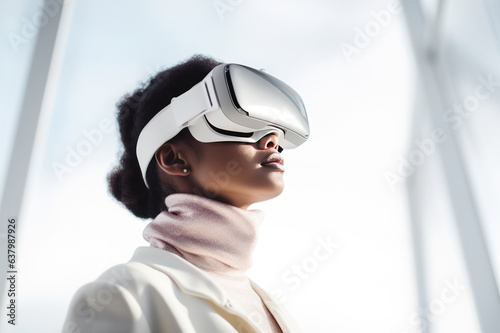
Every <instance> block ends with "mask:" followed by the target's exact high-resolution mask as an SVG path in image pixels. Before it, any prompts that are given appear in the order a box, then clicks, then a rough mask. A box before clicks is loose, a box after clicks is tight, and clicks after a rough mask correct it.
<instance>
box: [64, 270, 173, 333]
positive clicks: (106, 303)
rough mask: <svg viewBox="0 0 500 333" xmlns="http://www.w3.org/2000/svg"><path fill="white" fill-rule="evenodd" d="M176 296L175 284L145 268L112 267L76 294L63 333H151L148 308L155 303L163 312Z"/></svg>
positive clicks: (164, 275) (160, 274) (154, 271)
mask: <svg viewBox="0 0 500 333" xmlns="http://www.w3.org/2000/svg"><path fill="white" fill-rule="evenodd" d="M160 289H161V291H160ZM176 294H177V287H176V285H175V283H174V282H173V281H172V280H171V279H170V278H169V277H168V276H167V275H166V274H163V273H162V272H160V271H158V270H157V269H155V268H153V267H151V266H149V265H147V264H144V263H141V262H136V261H131V262H127V263H123V264H119V265H115V266H113V267H111V268H109V269H107V270H106V271H105V272H103V273H102V274H101V275H100V276H99V277H98V278H97V279H96V280H95V281H92V282H89V283H87V284H85V285H83V286H82V287H80V288H79V289H78V290H77V291H76V293H75V294H74V296H73V298H72V300H71V303H70V306H69V309H68V312H67V315H66V320H65V323H64V328H63V332H64V333H85V332H120V333H127V332H152V331H151V328H150V327H149V325H150V324H148V319H149V318H148V317H150V315H151V311H155V310H151V309H148V308H150V306H149V305H150V304H152V303H153V304H154V303H158V302H159V303H160V304H163V305H164V306H163V307H162V308H161V310H166V308H165V307H168V306H175V303H176V296H175V295H176Z"/></svg>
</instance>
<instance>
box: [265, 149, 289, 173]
mask: <svg viewBox="0 0 500 333" xmlns="http://www.w3.org/2000/svg"><path fill="white" fill-rule="evenodd" d="M260 165H262V166H263V167H266V168H270V169H275V170H280V171H285V161H284V160H283V157H281V154H279V153H273V154H271V155H269V156H268V157H267V158H266V159H265V160H264V161H263V162H262V163H261V164H260Z"/></svg>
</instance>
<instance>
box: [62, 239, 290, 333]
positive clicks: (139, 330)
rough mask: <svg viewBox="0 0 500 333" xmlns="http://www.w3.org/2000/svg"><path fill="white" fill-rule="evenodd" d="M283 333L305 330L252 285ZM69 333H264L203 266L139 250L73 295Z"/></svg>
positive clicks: (66, 325)
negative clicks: (205, 271) (298, 326)
mask: <svg viewBox="0 0 500 333" xmlns="http://www.w3.org/2000/svg"><path fill="white" fill-rule="evenodd" d="M250 282H251V285H252V287H253V288H254V290H255V291H256V292H257V294H258V295H259V296H260V297H261V298H262V300H263V301H264V304H265V305H266V306H267V308H268V309H269V311H270V312H271V313H272V314H273V315H274V317H275V318H276V321H277V322H278V324H279V325H280V327H281V329H282V330H283V332H284V333H295V332H300V330H299V329H298V328H297V326H296V324H295V322H294V320H293V319H292V318H291V317H290V315H289V314H288V313H287V312H286V310H285V309H284V308H283V307H282V306H281V305H280V304H279V303H278V302H276V301H274V300H273V299H271V297H270V296H269V295H268V294H267V293H266V292H265V291H264V290H262V289H261V288H260V287H259V286H257V285H256V284H255V283H254V282H253V281H250ZM63 332H64V333H87V332H88V333H100V332H106V333H115V332H116V333H163V332H165V333H195V332H196V333H200V332H201V333H218V332H228V333H229V332H232V333H234V332H242V333H243V332H244V333H251V332H261V330H260V329H259V328H257V327H256V326H255V325H254V324H253V323H252V321H251V320H250V319H249V317H248V316H247V315H246V314H245V313H244V312H243V311H242V310H241V309H240V308H238V307H237V305H235V304H231V302H230V301H229V300H228V298H227V296H226V294H225V293H224V291H223V290H222V289H221V288H220V287H219V286H217V285H216V284H215V282H213V281H212V280H211V279H210V277H209V276H208V275H207V274H206V273H204V272H203V271H202V270H201V269H199V268H198V267H196V266H194V265H192V264H191V263H189V262H188V261H186V260H184V259H183V258H181V257H179V256H177V255H175V254H173V253H170V252H168V251H165V250H162V249H158V248H154V247H139V248H137V250H136V251H135V253H134V255H133V257H132V259H131V260H130V261H129V262H128V263H125V264H121V265H117V266H114V267H112V268H110V269H109V270H107V271H106V272H104V273H103V274H102V275H101V276H100V277H99V278H98V279H97V280H96V281H94V282H91V283H88V284H86V285H84V286H82V287H81V288H80V289H78V291H77V292H76V294H75V295H74V296H73V299H72V301H71V304H70V306H69V310H68V313H67V315H66V320H65V323H64V327H63Z"/></svg>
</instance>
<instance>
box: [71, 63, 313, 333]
mask: <svg viewBox="0 0 500 333" xmlns="http://www.w3.org/2000/svg"><path fill="white" fill-rule="evenodd" d="M174 97H175V98H174ZM259 103H260V104H259ZM118 123H119V128H120V135H121V140H122V143H123V150H122V154H121V157H120V159H119V164H118V165H117V167H115V169H114V170H113V171H112V172H111V173H110V175H109V176H108V181H109V188H110V192H111V193H112V195H113V196H114V197H115V198H116V199H117V200H119V201H120V202H121V203H122V204H123V205H124V206H125V207H126V208H127V209H128V210H130V211H131V212H132V213H133V214H134V215H136V216H137V217H140V218H152V219H153V221H152V222H151V223H149V224H148V225H147V227H146V228H145V230H144V238H145V239H146V240H147V241H149V242H150V244H151V246H150V247H139V248H138V249H137V250H136V251H135V253H134V255H133V257H132V259H131V260H130V261H129V262H128V263H125V264H121V265H118V266H115V267H112V268H110V269H109V270H108V271H106V272H105V273H103V274H102V275H101V276H100V277H99V278H98V279H97V280H96V281H94V282H92V283H89V284H86V285H84V286H83V287H81V288H80V289H79V290H78V291H77V293H76V294H75V296H74V297H73V300H72V302H71V305H70V308H69V311H68V314H67V317H66V322H65V325H64V331H65V332H94V333H95V332H120V333H126V332H151V333H152V332H209V333H211V332H297V331H298V330H297V328H296V327H295V325H294V323H293V320H292V319H291V318H290V317H289V316H288V315H287V314H286V311H285V310H284V309H283V308H282V307H281V306H280V305H279V304H277V303H276V302H275V301H273V300H272V299H271V298H270V297H269V295H268V294H267V293H266V292H265V291H263V290H262V289H261V288H260V287H259V286H258V285H256V284H255V283H254V282H253V281H251V280H249V279H248V277H247V276H246V270H247V269H248V268H249V267H250V266H251V264H252V260H251V255H252V251H253V248H254V246H255V241H256V236H257V230H258V226H259V224H260V222H261V220H262V219H263V214H262V212H260V211H258V210H248V207H249V206H250V205H251V204H253V203H256V202H260V201H264V200H268V199H271V198H274V197H276V196H278V195H279V194H280V193H281V192H282V191H283V186H284V183H283V172H284V164H283V159H282V157H281V154H280V152H281V150H282V147H284V148H293V147H296V146H298V145H299V144H301V143H303V142H304V141H305V140H306V139H307V136H308V133H309V127H308V122H307V116H306V113H305V109H304V107H303V104H302V101H301V100H300V97H299V96H298V95H297V94H296V93H295V92H294V91H293V90H292V89H291V88H290V87H288V86H287V85H286V84H284V83H283V82H281V81H279V80H277V79H276V78H274V77H272V76H270V75H268V74H265V73H263V72H262V71H257V70H255V69H252V68H249V67H245V66H242V65H236V64H221V63H219V62H217V61H215V60H213V59H211V58H207V57H204V56H194V57H192V58H191V59H189V60H187V61H185V62H183V63H180V64H178V65H176V66H174V67H172V68H169V69H167V70H164V71H162V72H160V73H158V74H157V75H156V76H155V77H153V78H152V79H151V80H150V81H149V82H148V83H147V84H146V85H145V86H143V87H141V88H139V89H137V90H136V91H135V92H134V93H133V94H132V95H128V96H125V97H124V99H123V100H122V102H121V103H120V104H119V112H118Z"/></svg>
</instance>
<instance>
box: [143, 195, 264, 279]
mask: <svg viewBox="0 0 500 333" xmlns="http://www.w3.org/2000/svg"><path fill="white" fill-rule="evenodd" d="M165 204H166V206H167V207H168V211H164V212H162V213H160V214H159V215H158V216H157V217H156V218H155V219H154V220H153V221H152V222H151V223H149V224H148V225H147V226H146V228H145V230H144V233H143V236H144V239H146V240H147V241H149V242H150V243H151V246H153V247H157V248H160V249H164V250H167V251H170V252H173V253H175V254H177V255H179V256H181V257H183V258H184V259H186V260H187V261H189V262H190V263H192V264H193V265H195V266H197V267H199V268H201V269H203V270H205V271H208V272H213V273H216V274H220V273H222V274H224V273H229V274H230V275H232V274H234V273H245V272H246V270H248V268H250V267H251V266H252V253H253V249H254V247H255V243H256V240H257V230H258V227H259V225H260V223H261V222H262V220H263V218H264V214H263V213H262V211H260V210H244V209H241V208H238V207H235V206H231V205H229V204H225V203H222V202H219V201H216V200H212V199H209V198H205V197H202V196H198V195H194V194H184V193H176V194H171V195H169V196H168V197H167V198H166V199H165Z"/></svg>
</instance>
